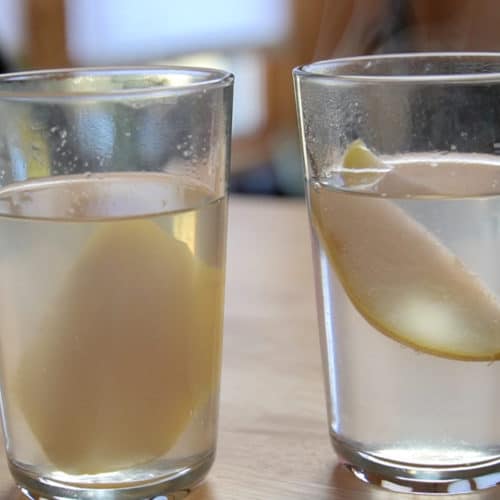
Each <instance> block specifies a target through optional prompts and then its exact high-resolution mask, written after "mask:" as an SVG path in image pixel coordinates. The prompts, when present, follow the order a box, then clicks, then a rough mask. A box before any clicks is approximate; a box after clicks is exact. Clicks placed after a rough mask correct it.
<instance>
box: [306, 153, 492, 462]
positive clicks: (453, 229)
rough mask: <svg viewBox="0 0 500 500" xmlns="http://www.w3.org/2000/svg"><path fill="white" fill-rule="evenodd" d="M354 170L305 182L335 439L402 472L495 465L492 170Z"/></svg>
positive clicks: (459, 162)
mask: <svg viewBox="0 0 500 500" xmlns="http://www.w3.org/2000/svg"><path fill="white" fill-rule="evenodd" d="M362 167H363V168H361V169H359V170H358V169H357V168H352V169H351V168H347V169H346V168H338V169H336V168H334V169H332V170H331V171H330V172H329V175H328V176H327V177H326V178H324V179H313V180H312V181H311V182H310V186H309V202H310V206H311V219H312V226H313V233H314V238H313V241H314V245H315V249H316V252H315V260H316V262H315V265H316V271H317V273H318V274H319V277H320V279H319V280H318V282H319V283H321V286H320V289H319V290H318V293H319V294H320V296H321V297H323V300H324V302H323V317H322V318H320V320H321V322H322V328H323V330H324V333H325V335H324V338H323V342H324V344H325V346H324V347H325V358H326V360H325V361H326V363H325V365H326V367H327V368H326V377H327V379H328V380H329V385H328V386H329V387H330V393H329V400H330V401H329V411H330V415H331V417H332V419H331V421H332V428H331V431H332V436H333V439H334V441H337V442H340V443H341V444H340V446H342V443H345V444H347V445H348V446H349V447H351V448H361V449H363V450H365V451H368V453H372V454H373V455H376V456H378V457H379V458H382V459H387V460H391V461H394V462H401V463H407V464H424V465H429V464H431V465H436V466H450V465H457V464H465V463H470V462H474V463H478V462H482V461H484V460H488V459H492V458H497V457H498V455H500V430H499V429H498V426H496V425H495V422H494V421H495V417H494V416H495V415H496V414H497V413H498V411H499V410H500V397H499V396H498V390H497V389H498V378H499V377H500V366H499V365H498V363H497V362H496V359H498V358H499V357H500V298H499V297H500V260H499V259H498V249H499V248H500V162H499V161H498V159H497V158H495V157H491V156H486V155H465V154H464V155H459V154H448V155H423V154H422V155H411V156H410V155H408V156H406V157H404V156H402V157H398V158H383V159H382V161H380V162H378V161H377V162H372V164H371V165H370V166H369V167H370V168H366V165H364V166H362ZM333 297H335V300H333ZM359 443H362V444H361V445H360V444H359Z"/></svg>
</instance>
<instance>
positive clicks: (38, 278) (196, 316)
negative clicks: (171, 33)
mask: <svg viewBox="0 0 500 500" xmlns="http://www.w3.org/2000/svg"><path fill="white" fill-rule="evenodd" d="M232 84H233V78H232V76H231V75H230V74H227V73H224V72H221V71H215V70H205V69H195V68H173V67H147V68H104V69H88V70H86V69H81V70H80V69H79V70H61V71H45V72H32V73H20V74H10V75H5V76H1V77H0V121H1V123H2V127H1V129H0V169H1V170H0V269H1V274H2V280H1V283H0V311H1V313H0V346H1V349H0V360H1V364H0V388H1V396H2V417H3V429H4V435H5V444H6V452H7V457H8V462H9V467H10V470H11V473H12V475H13V477H14V479H15V481H16V482H17V484H18V485H19V487H20V488H21V489H22V490H23V492H24V493H25V494H26V495H29V496H31V497H37V496H42V497H48V498H53V497H57V498H79V499H94V498H115V499H126V498H130V499H132V498H133V499H137V498H147V497H154V496H158V495H164V496H165V495H166V496H168V498H174V496H175V494H176V493H178V492H183V491H186V490H188V489H189V488H190V487H192V486H193V485H195V484H196V483H198V482H199V481H200V480H201V479H202V478H203V477H204V475H205V474H206V473H207V471H208V469H209V468H210V466H211V464H212V461H213V458H214V451H215V444H216V427H217V408H218V394H219V372H220V364H221V359H220V357H221V341H222V339H221V335H222V314H223V291H224V266H225V238H226V197H227V175H228V165H229V151H230V149H229V148H230V130H231V104H232ZM175 497H176V498H177V496H175Z"/></svg>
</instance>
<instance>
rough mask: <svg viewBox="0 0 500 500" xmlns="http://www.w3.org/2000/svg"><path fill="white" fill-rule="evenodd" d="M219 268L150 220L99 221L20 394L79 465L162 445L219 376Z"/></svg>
mask: <svg viewBox="0 0 500 500" xmlns="http://www.w3.org/2000/svg"><path fill="white" fill-rule="evenodd" d="M221 286H222V276H221V272H220V271H218V270H215V269H213V268H211V267H209V266H207V265H205V264H204V263H202V262H201V261H200V260H199V259H197V258H196V257H195V256H194V255H193V254H192V253H191V251H190V249H189V248H188V247H187V246H186V245H185V244H184V243H183V242H180V241H177V240H176V239H175V238H173V237H172V236H171V235H170V234H168V233H167V232H165V231H164V230H163V229H162V228H161V227H160V226H159V225H158V224H156V223H155V222H153V221H150V220H145V219H143V220H140V219H135V220H129V221H112V222H103V223H100V226H99V227H98V229H97V230H96V232H95V233H94V234H93V236H91V238H90V241H89V243H88V245H87V246H86V248H85V249H84V251H83V252H82V255H81V256H80V257H79V259H78V261H77V263H76V265H75V267H74V268H73V269H72V271H71V272H70V274H69V276H68V278H67V281H66V283H65V286H64V287H63V290H62V292H61V294H60V296H59V300H58V301H57V303H54V305H53V310H51V311H48V312H47V315H46V317H45V319H44V321H43V322H42V324H41V326H40V331H39V332H38V335H37V336H36V337H34V338H33V339H32V341H31V344H30V345H29V346H28V347H27V349H26V351H25V352H24V355H23V356H22V359H21V363H20V365H19V371H18V374H17V380H16V394H17V400H18V404H19V406H20V408H21V410H22V411H23V413H24V415H25V417H26V420H27V422H28V424H29V425H30V427H31V429H32V432H33V434H34V435H35V436H36V438H37V439H38V441H39V443H40V445H41V448H42V449H43V451H44V452H45V454H46V455H47V457H48V458H49V460H50V461H51V462H52V463H53V464H54V465H55V466H56V467H58V468H59V469H60V470H62V471H64V472H67V473H71V474H95V473H102V472H108V471H115V470H121V469H126V468H130V467H133V466H137V465H138V464H142V463H145V462H148V461H150V460H153V459H155V458H156V457H159V456H161V455H163V454H164V453H166V452H167V451H168V450H169V449H170V448H171V447H172V446H173V445H174V444H175V443H176V441H177V440H178V439H179V437H180V436H181V435H182V433H183V431H184V430H185V429H186V427H187V426H188V424H189V422H190V418H191V415H192V414H193V412H195V411H196V410H197V409H198V407H199V406H200V405H201V404H203V403H205V402H206V401H207V400H208V398H209V397H210V395H211V394H212V392H213V391H214V390H215V389H216V385H217V373H218V372H217V366H218V356H219V354H218V353H219V349H220V345H219V343H220V339H219V338H218V336H217V334H218V333H219V330H220V324H219V323H220V316H221V314H220V309H221V308H220V302H221V300H222V299H221V296H222V294H221V290H220V287H221Z"/></svg>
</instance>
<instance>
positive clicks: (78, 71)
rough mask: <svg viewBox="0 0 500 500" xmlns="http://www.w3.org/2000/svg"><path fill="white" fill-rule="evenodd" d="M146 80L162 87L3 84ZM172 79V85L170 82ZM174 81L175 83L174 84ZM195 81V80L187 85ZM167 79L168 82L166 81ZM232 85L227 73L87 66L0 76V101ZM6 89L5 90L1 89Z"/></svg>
mask: <svg viewBox="0 0 500 500" xmlns="http://www.w3.org/2000/svg"><path fill="white" fill-rule="evenodd" d="M127 74H130V75H131V76H138V75H144V76H145V77H154V76H157V77H160V78H161V77H163V78H164V79H165V81H164V83H165V84H164V85H162V84H161V83H160V84H156V85H153V84H150V85H145V86H144V87H135V88H113V87H112V86H110V88H109V89H106V88H102V87H99V88H96V89H95V90H89V89H86V90H78V89H68V90H60V89H54V90H47V89H40V90H38V89H28V90H25V89H8V88H7V86H6V85H5V84H8V83H10V82H13V83H15V82H20V81H26V82H29V81H36V80H39V81H41V82H50V81H51V80H52V81H58V80H63V79H67V80H76V79H78V78H85V77H93V76H96V75H98V76H102V77H106V76H112V75H117V76H118V75H127ZM172 77H174V78H173V81H172ZM175 77H177V79H178V82H176V81H175ZM190 77H191V78H194V77H197V78H198V80H193V81H188V79H189V78H190ZM168 78H170V81H168ZM233 81H234V75H233V74H232V73H230V72H229V71H225V70H220V69H213V68H203V67H196V66H181V65H138V66H89V67H75V68H57V69H37V70H30V71H19V72H10V73H4V74H0V100H22V101H53V100H55V101H61V100H75V99H89V98H92V99H116V98H133V97H136V98H137V97H142V98H150V97H162V96H168V95H175V94H181V93H195V92H200V91H203V90H208V89H212V88H219V87H228V86H230V85H231V84H232V83H233ZM3 86H5V87H4V88H2V87H3Z"/></svg>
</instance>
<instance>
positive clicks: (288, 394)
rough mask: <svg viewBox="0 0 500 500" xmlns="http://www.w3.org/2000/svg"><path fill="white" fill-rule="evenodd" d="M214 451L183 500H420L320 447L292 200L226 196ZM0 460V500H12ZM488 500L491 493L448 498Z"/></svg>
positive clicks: (296, 208)
mask: <svg viewBox="0 0 500 500" xmlns="http://www.w3.org/2000/svg"><path fill="white" fill-rule="evenodd" d="M226 303H227V307H226V326H225V340H224V342H225V347H224V367H223V377H222V395H221V415H220V417H221V418H220V434H219V448H218V455H217V459H216V462H215V465H214V467H213V469H212V471H211V472H210V474H209V476H208V479H207V480H206V481H205V482H204V483H203V484H202V485H201V486H200V487H199V488H197V489H196V490H195V491H193V492H192V493H191V494H190V495H189V496H188V498H187V499H186V500H305V499H311V500H410V499H413V500H415V499H418V500H422V499H425V500H429V499H430V498H432V499H436V498H446V497H442V496H440V497H429V496H415V495H403V494H395V493H389V492H386V491H383V490H380V489H378V488H373V487H370V486H367V485H365V484H363V483H361V482H360V481H358V480H356V479H354V478H353V477H352V476H351V475H350V473H348V472H347V471H346V470H344V469H343V468H342V467H340V466H339V465H338V462H337V459H336V457H335V455H334V453H333V451H332V449H331V447H330V443H329V439H328V433H327V425H326V415H325V403H324V392H323V386H322V372H321V360H320V352H319V342H318V332H317V324H316V317H315V304H314V289H313V277H312V266H311V252H310V242H309V229H308V225H307V217H306V211H305V206H304V204H303V203H302V202H300V201H290V200H282V199H280V200H276V199H267V198H241V197H233V199H232V201H231V204H230V224H229V247H228V269H227V301H226ZM20 498H21V497H20V495H19V493H17V491H16V489H15V487H14V485H13V482H12V479H11V478H10V476H9V473H8V470H7V467H6V465H5V460H4V459H3V462H1V463H0V500H13V499H16V500H20ZM450 498H453V499H454V500H479V499H481V500H498V499H500V488H497V489H494V490H490V491H488V492H486V493H478V494H471V495H460V496H455V497H450Z"/></svg>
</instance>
